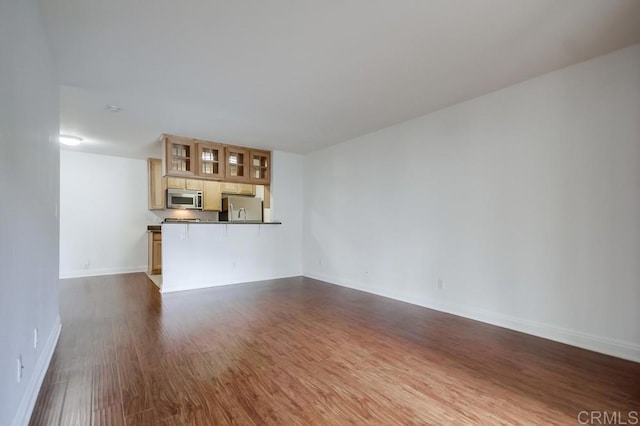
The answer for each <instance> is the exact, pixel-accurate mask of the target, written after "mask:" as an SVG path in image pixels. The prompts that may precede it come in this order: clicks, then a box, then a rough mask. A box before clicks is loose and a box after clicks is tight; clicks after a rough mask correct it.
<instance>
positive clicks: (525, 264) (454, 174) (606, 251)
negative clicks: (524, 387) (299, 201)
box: [304, 45, 640, 361]
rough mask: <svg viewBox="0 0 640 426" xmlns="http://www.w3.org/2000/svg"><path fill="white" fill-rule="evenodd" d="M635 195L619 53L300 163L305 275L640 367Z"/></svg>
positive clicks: (636, 68)
mask: <svg viewBox="0 0 640 426" xmlns="http://www.w3.org/2000/svg"><path fill="white" fill-rule="evenodd" d="M470 72H473V70H470ZM424 96H429V94H428V93H425V94H424ZM381 101H383V100H381ZM639 188H640V45H635V46H632V47H630V48H627V49H624V50H621V51H617V52H614V53H611V54H609V55H606V56H602V57H599V58H596V59H593V60H590V61H587V62H584V63H581V64H577V65H575V66H571V67H569V68H566V69H562V70H559V71H556V72H553V73H550V74H547V75H544V76H541V77H539V78H535V79H532V80H529V81H526V82H524V83H521V84H518V85H515V86H512V87H509V88H507V89H504V90H501V91H498V92H494V93H491V94H488V95H485V96H482V97H479V98H476V99H474V100H471V101H468V102H464V103H461V104H458V105H455V106H452V107H450V108H447V109H444V110H441V111H438V112H435V113H432V114H429V115H426V116H423V117H420V118H417V119H414V120H412V121H408V122H405V123H402V124H399V125H396V126H392V127H389V128H386V129H383V130H381V131H378V132H376V133H373V134H369V135H366V136H362V137H359V138H356V139H354V140H351V141H348V142H345V143H342V144H339V145H337V146H333V147H331V148H328V149H324V150H322V151H319V152H315V153H313V154H310V155H308V156H307V158H306V166H305V194H306V195H305V232H304V237H305V239H304V271H305V275H308V276H312V277H316V278H320V279H324V280H326V281H329V282H333V283H337V284H341V285H345V286H348V287H354V288H359V289H363V290H365V291H369V292H372V293H377V294H381V295H386V296H389V297H393V298H396V299H400V300H405V301H409V302H412V303H416V304H420V305H424V306H428V307H433V308H435V309H440V310H444V311H449V312H452V313H456V314H459V315H463V316H467V317H471V318H476V319H479V320H482V321H487V322H490V323H494V324H498V325H503V326H507V327H510V328H514V329H517V330H522V331H525V332H529V333H532V334H537V335H541V336H546V337H549V338H552V339H555V340H559V341H564V342H568V343H571V344H575V345H579V346H583V347H587V348H590V349H593V350H597V351H602V352H607V353H611V354H614V355H617V356H621V357H625V358H629V359H634V360H636V361H640V306H639V304H640V190H639ZM438 279H442V280H444V288H443V289H441V290H439V289H438V286H437V282H438Z"/></svg>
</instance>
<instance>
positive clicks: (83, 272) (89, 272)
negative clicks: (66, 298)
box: [60, 265, 148, 279]
mask: <svg viewBox="0 0 640 426" xmlns="http://www.w3.org/2000/svg"><path fill="white" fill-rule="evenodd" d="M147 267H148V266H147V265H139V266H123V267H118V268H97V269H76V270H72V271H62V270H61V271H60V279H64V278H82V277H96V276H99V275H115V274H130V273H132V272H145V271H146V270H147Z"/></svg>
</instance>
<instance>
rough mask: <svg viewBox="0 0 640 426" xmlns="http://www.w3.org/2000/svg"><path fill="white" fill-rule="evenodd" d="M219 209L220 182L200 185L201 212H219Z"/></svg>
mask: <svg viewBox="0 0 640 426" xmlns="http://www.w3.org/2000/svg"><path fill="white" fill-rule="evenodd" d="M221 209H222V193H221V192H220V182H215V181H204V182H203V185H202V211H205V212H207V211H212V212H219V211H220V210H221Z"/></svg>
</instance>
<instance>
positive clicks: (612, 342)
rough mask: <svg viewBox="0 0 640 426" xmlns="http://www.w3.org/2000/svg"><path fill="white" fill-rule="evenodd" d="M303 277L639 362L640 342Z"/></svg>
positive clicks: (317, 276)
mask: <svg viewBox="0 0 640 426" xmlns="http://www.w3.org/2000/svg"><path fill="white" fill-rule="evenodd" d="M304 276H305V277H309V278H313V279H316V280H319V281H324V282H327V283H329V284H334V285H338V286H341V287H347V288H351V289H354V290H359V291H363V292H365V293H371V294H375V295H377V296H383V297H388V298H390V299H394V300H399V301H401V302H406V303H411V304H412V305H418V306H422V307H425V308H429V309H433V310H436V311H440V312H446V313H448V314H452V315H457V316H460V317H464V318H469V319H472V320H475V321H480V322H484V323H487V324H491V325H495V326H498V327H503V328H508V329H510V330H515V331H519V332H522V333H526V334H531V335H533V336H537V337H542V338H544V339H549V340H553V341H556V342H560V343H564V344H567V345H571V346H576V347H579V348H582V349H587V350H590V351H594V352H599V353H603V354H606V355H611V356H615V357H617V358H622V359H626V360H629V361H635V362H640V345H638V344H636V343H632V342H626V341H621V340H616V339H610V338H607V337H602V336H597V335H593V334H589V333H584V332H581V331H577V330H571V329H567V328H563V327H558V326H555V325H550V324H545V323H541V322H537V321H531V320H527V319H523V318H518V317H513V316H510V315H504V314H500V313H497V312H492V311H488V310H484V309H480V308H474V307H471V306H466V305H460V304H455V303H451V302H446V301H442V300H435V299H429V298H418V297H408V296H407V295H401V294H396V293H393V292H390V291H388V290H380V289H371V288H368V287H365V286H363V285H362V284H361V283H358V282H355V281H351V280H345V279H339V278H335V277H330V276H326V275H323V274H321V273H316V272H313V273H305V274H304Z"/></svg>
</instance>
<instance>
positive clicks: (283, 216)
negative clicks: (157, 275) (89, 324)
mask: <svg viewBox="0 0 640 426" xmlns="http://www.w3.org/2000/svg"><path fill="white" fill-rule="evenodd" d="M272 155H273V175H272V180H271V182H272V192H271V198H272V219H273V220H274V221H281V222H282V225H253V224H252V225H216V224H189V225H187V224H165V225H163V226H162V292H163V293H166V292H172V291H179V290H190V289H195V288H203V287H212V286H219V285H227V284H235V283H241V282H248V281H260V280H267V279H274V278H282V277H291V276H298V275H302V209H303V204H302V197H303V194H302V182H303V171H302V166H303V161H304V157H302V156H300V155H296V154H288V153H284V152H278V151H276V152H273V154H272Z"/></svg>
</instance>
